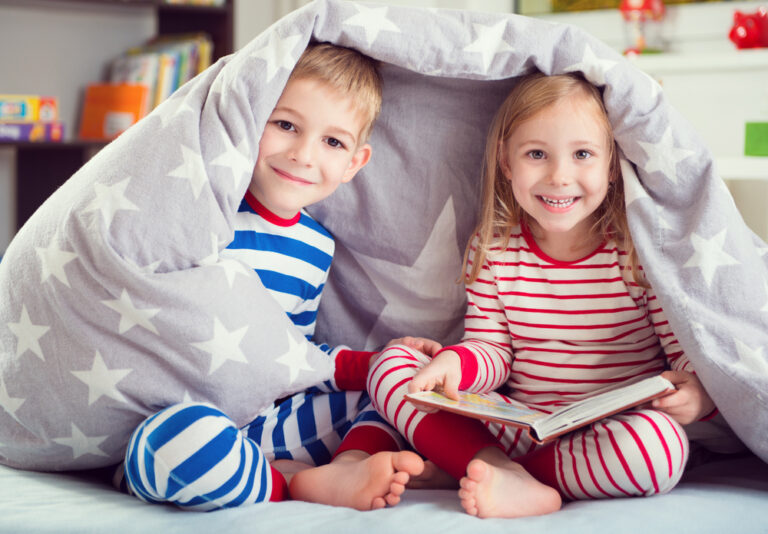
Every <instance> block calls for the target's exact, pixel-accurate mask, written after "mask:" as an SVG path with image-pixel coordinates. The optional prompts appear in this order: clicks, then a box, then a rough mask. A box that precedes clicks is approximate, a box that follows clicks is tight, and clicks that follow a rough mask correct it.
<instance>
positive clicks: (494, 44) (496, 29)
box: [464, 20, 515, 72]
mask: <svg viewBox="0 0 768 534" xmlns="http://www.w3.org/2000/svg"><path fill="white" fill-rule="evenodd" d="M472 26H473V27H474V29H475V33H476V34H477V38H476V39H475V40H474V41H473V42H472V44H469V45H467V46H466V47H464V52H478V53H480V54H482V58H483V72H488V67H490V66H491V61H493V58H494V57H495V56H496V55H497V54H501V53H502V52H513V51H514V50H515V49H514V48H512V47H511V46H509V44H508V43H507V42H506V41H505V40H504V32H505V30H506V29H507V21H506V20H500V21H499V22H497V23H496V24H494V25H493V26H486V25H485V24H473V25H472Z"/></svg>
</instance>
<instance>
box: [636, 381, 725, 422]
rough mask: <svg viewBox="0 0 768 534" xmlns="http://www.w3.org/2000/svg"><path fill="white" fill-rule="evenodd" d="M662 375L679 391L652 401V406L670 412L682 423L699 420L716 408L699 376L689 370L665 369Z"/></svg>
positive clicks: (670, 414)
mask: <svg viewBox="0 0 768 534" xmlns="http://www.w3.org/2000/svg"><path fill="white" fill-rule="evenodd" d="M661 376H663V377H664V378H666V379H667V380H669V381H670V382H672V384H674V386H675V387H676V388H677V391H675V392H673V393H671V394H669V395H667V396H665V397H661V398H659V399H655V400H654V401H653V402H651V406H652V407H653V408H654V409H656V410H660V411H662V412H664V413H667V414H669V416H670V417H672V419H674V420H675V421H677V422H678V423H680V424H681V425H687V424H690V423H693V422H694V421H698V420H699V419H701V418H702V417H704V416H705V415H708V414H710V413H711V412H712V410H714V409H715V403H714V402H713V401H712V399H711V398H710V397H709V394H708V393H707V392H706V390H705V389H704V386H703V385H702V384H701V381H699V379H698V377H697V376H696V375H695V374H693V373H689V372H687V371H664V372H663V373H661Z"/></svg>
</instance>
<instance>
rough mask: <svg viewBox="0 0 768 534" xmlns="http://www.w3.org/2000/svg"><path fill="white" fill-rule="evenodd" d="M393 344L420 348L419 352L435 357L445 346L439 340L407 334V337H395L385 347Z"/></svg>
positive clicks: (414, 348)
mask: <svg viewBox="0 0 768 534" xmlns="http://www.w3.org/2000/svg"><path fill="white" fill-rule="evenodd" d="M392 345H405V346H406V347H408V348H409V349H413V350H418V351H419V352H423V353H424V354H426V355H427V356H430V357H433V356H434V355H435V354H437V353H438V351H439V350H440V349H442V348H443V346H442V345H441V344H440V343H438V342H437V341H435V340H433V339H427V338H425V337H413V336H405V337H399V338H397V339H393V340H392V341H390V342H389V343H387V344H386V345H384V348H385V349H386V348H387V347H391V346H392Z"/></svg>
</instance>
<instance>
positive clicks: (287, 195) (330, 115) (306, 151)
mask: <svg viewBox="0 0 768 534" xmlns="http://www.w3.org/2000/svg"><path fill="white" fill-rule="evenodd" d="M363 122H364V121H363V118H362V117H361V115H360V114H359V113H358V112H357V110H356V109H355V108H354V106H353V102H352V101H351V99H350V98H349V97H347V96H345V95H343V94H340V93H339V92H338V91H335V90H333V89H332V88H330V87H328V86H327V85H325V84H323V83H321V82H318V81H315V80H312V79H308V78H299V79H292V80H290V81H289V82H288V84H287V85H286V86H285V89H284V90H283V93H282V95H281V96H280V99H279V100H278V102H277V105H276V106H275V109H274V110H273V111H272V114H271V115H270V117H269V119H268V121H267V124H266V125H265V127H264V133H263V134H262V136H261V141H260V142H259V156H258V159H257V160H256V166H255V168H254V171H253V178H252V180H251V185H250V187H249V190H250V192H251V193H252V194H253V195H254V196H255V197H256V198H257V199H258V200H259V202H260V203H261V204H262V205H263V206H264V207H266V208H267V209H268V210H269V211H271V212H272V213H274V214H275V215H277V216H279V217H282V218H284V219H290V218H292V217H293V216H295V215H296V214H297V213H298V212H299V210H301V209H302V208H304V207H305V206H308V205H310V204H314V203H315V202H318V201H320V200H323V199H324V198H326V197H327V196H329V195H330V194H331V193H333V192H334V191H335V190H336V188H337V187H338V186H339V185H341V184H342V183H346V182H348V181H350V180H351V179H352V178H353V177H354V176H355V173H356V172H357V171H358V170H360V168H362V167H363V165H365V164H366V163H367V162H368V160H369V158H370V154H371V149H370V146H369V145H367V144H365V145H362V146H358V145H359V144H360V142H361V140H360V139H359V136H360V133H361V131H362V129H363Z"/></svg>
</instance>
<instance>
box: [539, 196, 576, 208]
mask: <svg viewBox="0 0 768 534" xmlns="http://www.w3.org/2000/svg"><path fill="white" fill-rule="evenodd" d="M541 200H543V201H544V203H545V204H547V205H549V206H552V207H554V208H565V207H568V206H570V205H571V204H573V202H574V201H575V200H576V199H575V197H571V198H564V199H561V200H556V199H554V198H547V197H541Z"/></svg>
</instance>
